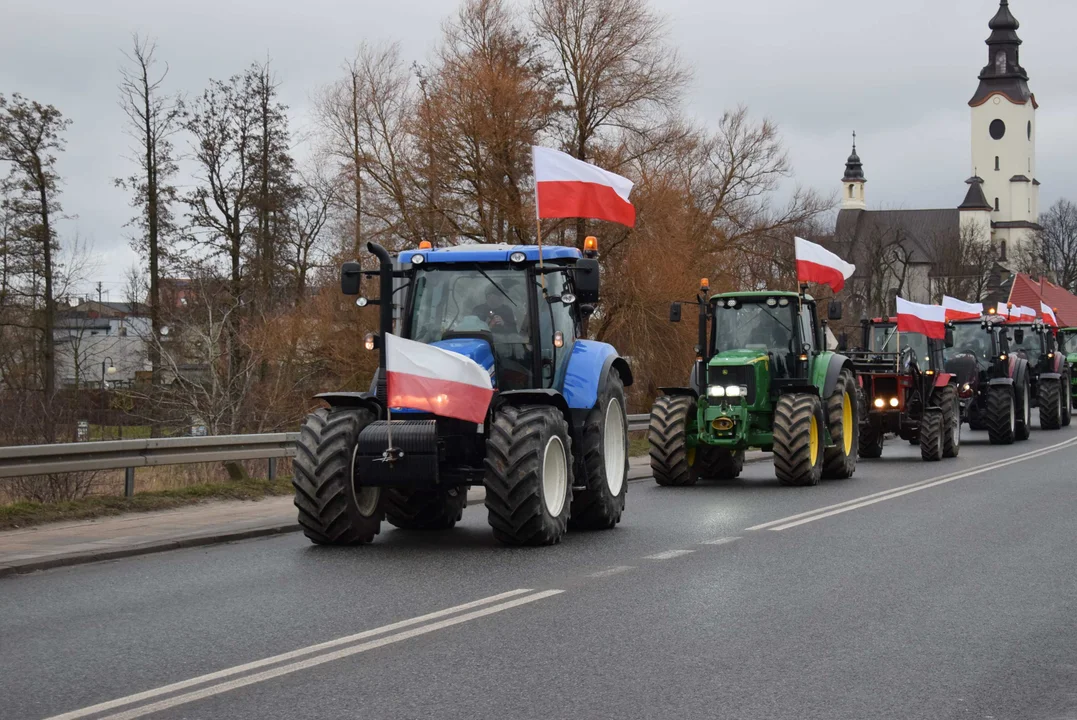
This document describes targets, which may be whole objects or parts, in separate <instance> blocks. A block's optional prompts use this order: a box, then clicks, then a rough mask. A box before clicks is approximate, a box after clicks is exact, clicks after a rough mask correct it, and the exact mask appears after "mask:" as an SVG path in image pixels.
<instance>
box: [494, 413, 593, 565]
mask: <svg viewBox="0 0 1077 720" xmlns="http://www.w3.org/2000/svg"><path fill="white" fill-rule="evenodd" d="M485 485H486V509H487V511H488V520H489V523H490V527H492V528H493V529H494V537H496V538H497V539H498V540H500V541H501V542H503V543H506V544H508V545H553V544H555V543H557V542H560V540H561V537H562V536H563V535H564V534H565V529H566V527H567V526H568V515H569V508H570V507H571V506H572V452H571V444H570V440H569V436H568V423H567V422H565V418H564V416H563V415H562V414H561V412H560V411H559V410H558V409H557V408H554V407H550V406H549V405H522V406H520V407H514V406H511V405H506V406H503V407H502V408H501V409H499V410H498V411H497V413H496V414H495V416H494V420H493V422H492V423H490V436H489V439H488V440H487V441H486V480H485Z"/></svg>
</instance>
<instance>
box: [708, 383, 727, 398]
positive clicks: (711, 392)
mask: <svg viewBox="0 0 1077 720" xmlns="http://www.w3.org/2000/svg"><path fill="white" fill-rule="evenodd" d="M707 395H708V396H710V397H716V398H717V397H725V388H724V387H722V386H721V385H711V386H710V387H709V388H707Z"/></svg>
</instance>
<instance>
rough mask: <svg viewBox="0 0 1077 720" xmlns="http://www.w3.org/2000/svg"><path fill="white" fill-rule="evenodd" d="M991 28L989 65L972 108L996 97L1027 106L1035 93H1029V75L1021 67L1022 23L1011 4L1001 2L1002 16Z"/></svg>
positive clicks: (981, 79) (988, 49) (981, 73)
mask: <svg viewBox="0 0 1077 720" xmlns="http://www.w3.org/2000/svg"><path fill="white" fill-rule="evenodd" d="M987 26H988V27H989V28H991V36H990V37H988V38H987V65H985V66H984V68H983V70H981V71H980V86H979V87H978V88H977V89H976V95H975V96H973V98H972V100H971V101H969V105H972V106H973V107H976V106H977V105H981V104H983V103H984V102H985V101H986V100H987V98H989V97H991V96H992V95H994V94H996V93H999V94H1002V95H1004V96H1005V97H1006V98H1008V99H1009V100H1010V101H1011V102H1014V103H1017V104H1019V105H1024V104H1025V103H1026V102H1028V101H1029V100H1030V99H1032V93H1031V91H1030V90H1029V89H1028V73H1027V72H1026V71H1025V69H1024V68H1023V67H1021V38H1020V37H1018V35H1017V30H1018V28H1020V27H1021V23H1019V22H1018V21H1017V18H1015V17H1014V16H1013V13H1012V12H1010V3H1009V1H1008V0H1001V2H1000V3H999V7H998V12H997V13H995V16H994V17H993V18H991V22H989V23H988V24H987ZM1033 102H1035V100H1033Z"/></svg>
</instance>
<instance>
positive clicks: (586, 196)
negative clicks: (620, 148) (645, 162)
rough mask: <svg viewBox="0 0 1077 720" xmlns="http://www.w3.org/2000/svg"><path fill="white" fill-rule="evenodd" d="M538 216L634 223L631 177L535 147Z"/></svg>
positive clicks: (564, 154) (558, 152) (533, 152)
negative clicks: (630, 196) (629, 197)
mask: <svg viewBox="0 0 1077 720" xmlns="http://www.w3.org/2000/svg"><path fill="white" fill-rule="evenodd" d="M531 157H532V160H533V161H534V165H535V203H536V205H537V208H538V217H539V219H543V218H588V219H591V220H607V221H609V222H615V223H619V224H621V225H627V226H628V227H635V225H636V208H634V207H633V206H632V203H630V202H629V201H628V196H629V194H630V193H631V192H632V181H631V180H629V179H628V178H625V177H621V176H620V175H617V174H616V173H611V172H610V171H608V170H603V169H602V168H600V167H598V166H596V165H592V164H591V163H588V162H584V161H583V160H577V159H576V158H574V157H572V156H571V155H569V154H567V153H563V152H560V151H558V150H551V149H550V148H544V147H534V146H533V147H532V148H531Z"/></svg>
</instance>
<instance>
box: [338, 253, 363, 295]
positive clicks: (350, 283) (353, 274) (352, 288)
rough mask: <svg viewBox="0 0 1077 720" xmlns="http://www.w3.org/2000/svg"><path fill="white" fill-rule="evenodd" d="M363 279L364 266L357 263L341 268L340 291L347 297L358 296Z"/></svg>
mask: <svg viewBox="0 0 1077 720" xmlns="http://www.w3.org/2000/svg"><path fill="white" fill-rule="evenodd" d="M362 279H363V266H362V265H360V264H359V263H357V262H355V261H351V262H346V263H344V264H343V265H341V266H340V291H341V292H342V293H344V294H345V295H358V294H359V284H360V281H361V280H362Z"/></svg>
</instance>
